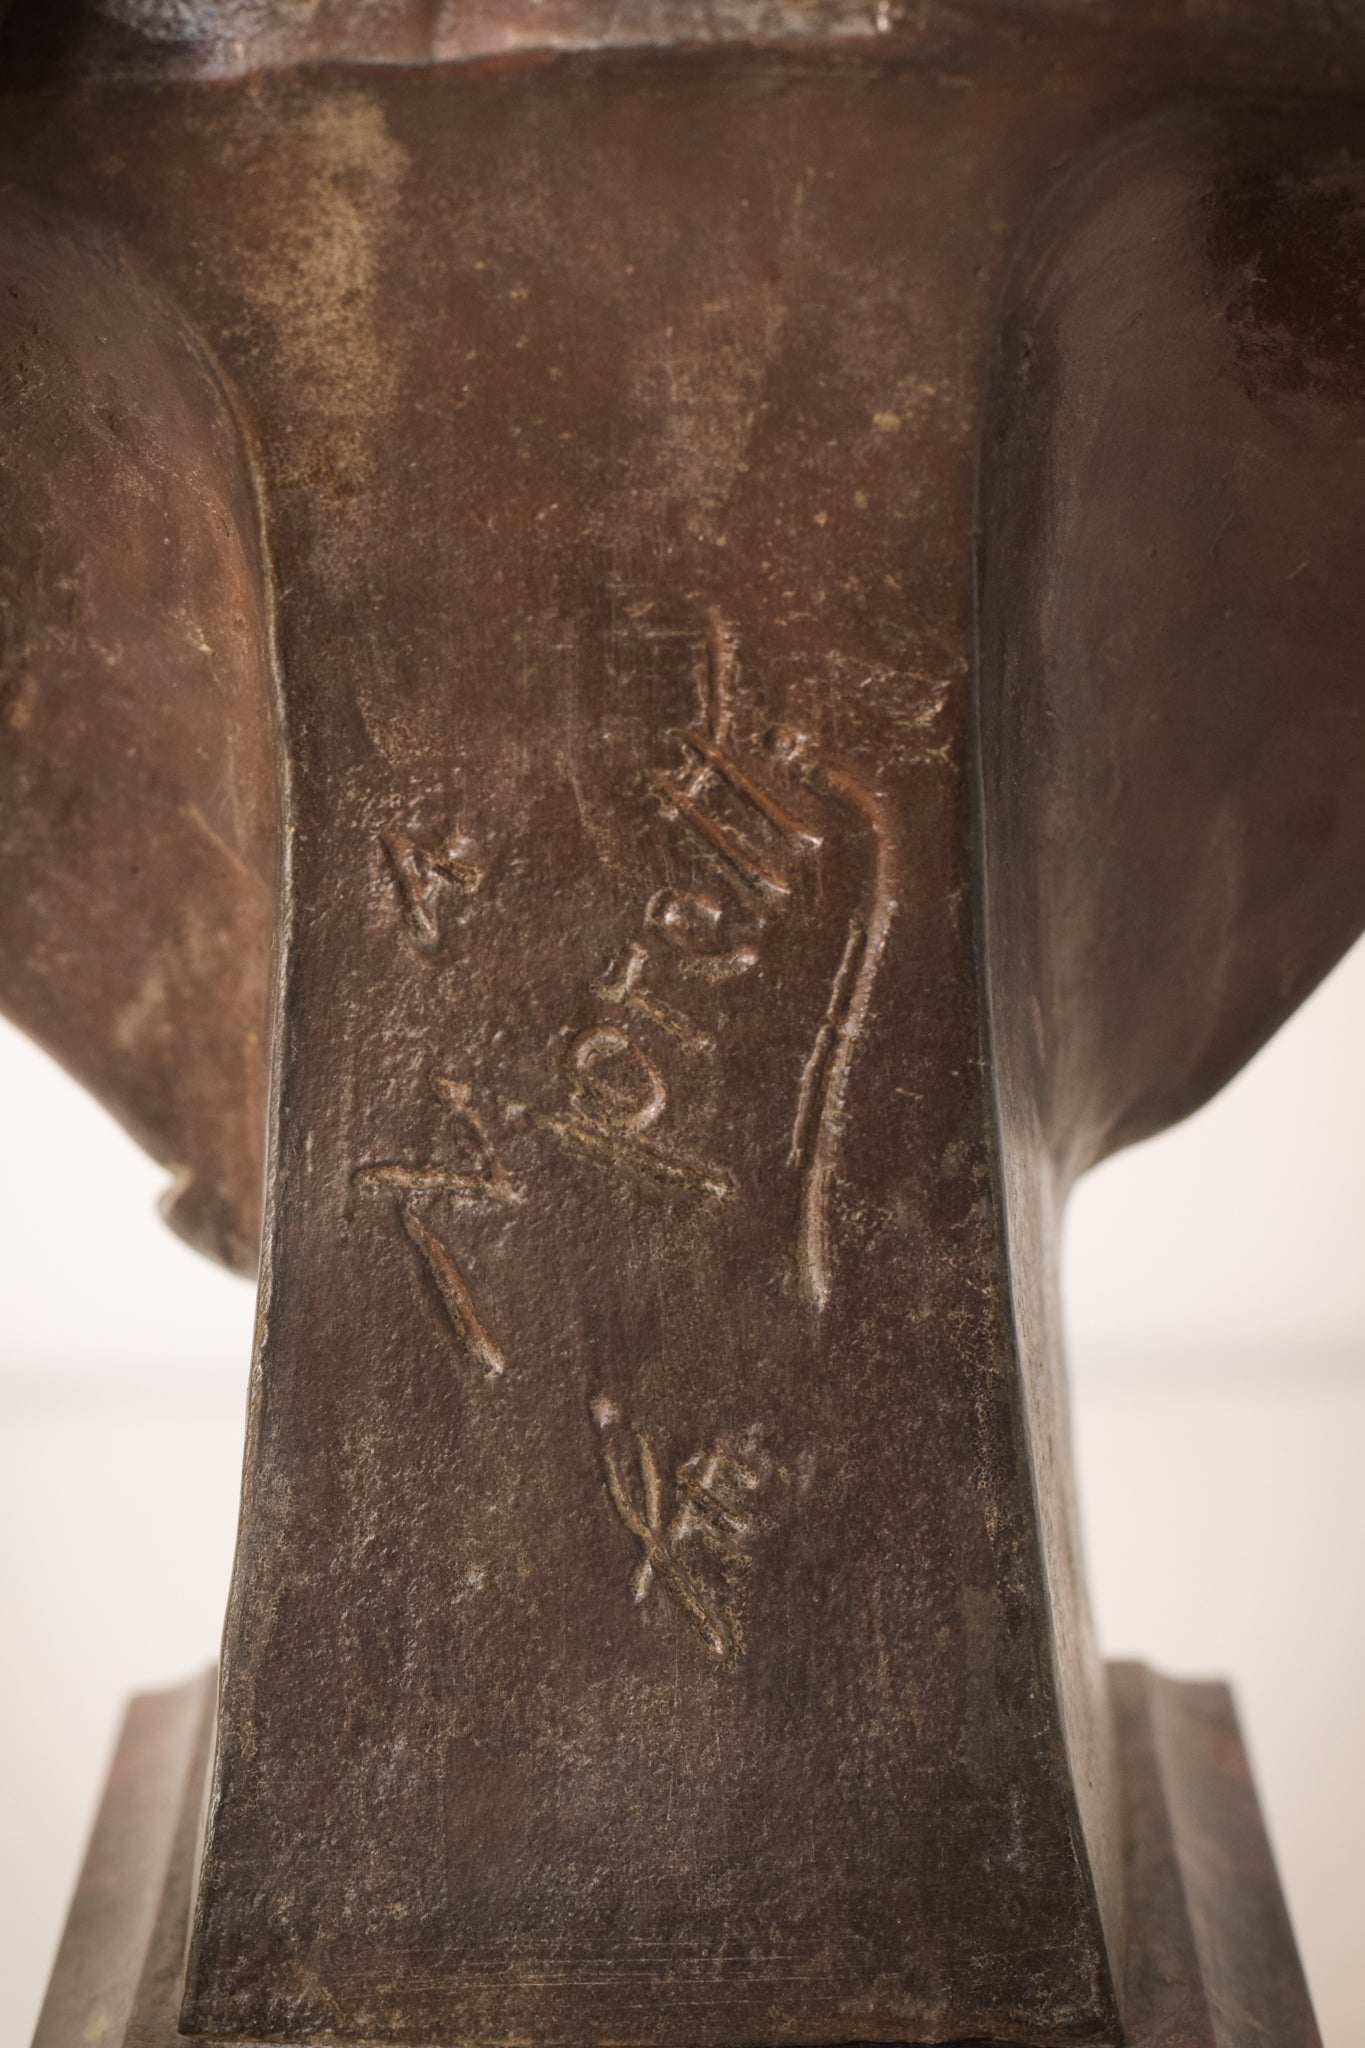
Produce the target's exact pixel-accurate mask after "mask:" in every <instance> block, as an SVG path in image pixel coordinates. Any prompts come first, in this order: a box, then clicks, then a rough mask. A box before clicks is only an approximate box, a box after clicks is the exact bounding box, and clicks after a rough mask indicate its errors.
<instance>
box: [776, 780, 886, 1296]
mask: <svg viewBox="0 0 1365 2048" xmlns="http://www.w3.org/2000/svg"><path fill="white" fill-rule="evenodd" d="M813 772H814V773H815V774H816V776H817V777H818V778H819V779H820V780H821V781H823V782H824V783H825V785H826V786H827V787H828V789H829V790H830V792H831V794H832V795H834V796H836V797H837V798H838V799H839V800H840V802H842V803H844V804H847V805H848V806H849V807H850V808H851V809H852V810H854V811H856V812H857V813H858V815H859V816H860V817H861V818H862V820H863V822H864V823H865V824H866V825H867V826H868V828H869V829H870V831H871V835H872V841H873V846H874V849H875V851H874V857H873V874H872V887H871V891H870V898H869V901H868V904H867V906H866V908H865V909H864V910H861V911H858V912H856V913H855V914H854V916H853V917H852V918H851V919H850V921H849V928H848V937H847V939H846V941H845V943H844V951H843V957H842V958H841V960H840V962H839V966H838V970H837V972H836V974H835V976H834V981H833V983H832V985H831V988H830V996H829V1003H828V1005H827V1007H826V1010H825V1015H824V1018H823V1020H822V1022H821V1025H820V1028H819V1030H818V1032H817V1033H816V1035H815V1042H814V1044H813V1045H812V1047H811V1050H810V1054H809V1056H808V1058H807V1060H806V1065H805V1070H804V1072H803V1073H802V1076H801V1092H800V1096H799V1098H798V1101H797V1108H796V1121H795V1123H794V1125H793V1127H792V1135H791V1147H790V1150H789V1152H788V1155H787V1159H788V1164H789V1165H791V1166H793V1167H796V1168H797V1169H798V1170H799V1172H800V1174H801V1199H800V1215H799V1220H798V1224H797V1259H796V1265H797V1278H798V1284H799V1286H800V1290H801V1293H802V1294H803V1295H804V1296H805V1297H806V1299H807V1300H809V1301H813V1302H814V1303H815V1305H816V1307H817V1308H824V1307H825V1305H826V1303H827V1302H828V1300H829V1294H830V1245H829V1205H830V1190H831V1184H832V1182H833V1179H834V1173H835V1168H836V1166H837V1163H838V1157H839V1142H840V1139H841V1137H842V1135H843V1130H844V1121H845V1102H846V1098H847V1094H848V1078H849V1073H850V1071H851V1069H852V1065H853V1055H854V1053H855V1052H856V1050H857V1046H858V1040H859V1038H860V1037H861V1035H862V1032H863V1029H864V1027H865V1025H866V1023H867V1017H868V1011H869V1008H870V1006H871V1002H872V988H873V984H874V982H875V981H876V978H877V969H878V968H879V966H880V965H881V959H882V955H883V953H884V952H885V951H886V941H887V935H888V933H889V931H890V928H891V920H892V918H893V917H894V916H895V914H896V910H897V907H898V905H897V895H896V891H897V886H898V881H899V865H900V846H899V841H898V836H897V831H896V824H895V819H894V816H893V814H892V812H891V810H890V808H889V806H888V805H887V804H886V803H885V802H884V800H883V799H882V797H881V796H879V795H878V793H877V792H876V791H875V790H871V789H869V788H868V787H867V786H866V784H864V783H862V782H860V781H859V780H858V779H857V777H856V776H854V775H851V774H850V773H849V772H848V770H847V769H845V768H841V767H839V766H837V765H836V764H834V763H832V762H828V761H825V762H816V763H814V764H813Z"/></svg>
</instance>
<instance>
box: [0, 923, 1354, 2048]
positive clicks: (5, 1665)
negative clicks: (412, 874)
mask: <svg viewBox="0 0 1365 2048" xmlns="http://www.w3.org/2000/svg"><path fill="white" fill-rule="evenodd" d="M1363 1037H1365V951H1359V952H1357V953H1356V954H1355V955H1353V956H1352V957H1351V958H1350V959H1349V960H1348V961H1347V962H1346V963H1345V964H1344V965H1343V966H1342V967H1341V968H1340V969H1338V971H1337V973H1336V974H1335V975H1334V976H1333V977H1332V978H1331V980H1330V981H1329V982H1328V983H1327V984H1326V985H1325V987H1324V988H1323V990H1322V991H1320V992H1319V994H1318V995H1317V996H1316V997H1315V998H1314V1000H1313V1001H1312V1002H1311V1003H1310V1004H1309V1005H1308V1006H1307V1007H1306V1008H1305V1009H1304V1010H1303V1011H1301V1012H1300V1014H1299V1016H1298V1017H1297V1018H1295V1020H1294V1021H1293V1023H1292V1024H1291V1025H1290V1027H1289V1028H1288V1029H1287V1030H1286V1031H1285V1032H1283V1033H1282V1034H1281V1035H1280V1037H1279V1038H1278V1039H1277V1040H1276V1041H1275V1042H1274V1044H1273V1045H1272V1046H1271V1047H1270V1048H1269V1049H1268V1050H1267V1051H1266V1052H1265V1053H1263V1054H1262V1055H1261V1057H1260V1058H1259V1059H1258V1060H1257V1061H1255V1062H1254V1063H1253V1065H1252V1066H1251V1067H1250V1068H1249V1069H1248V1070H1247V1071H1246V1073H1245V1074H1244V1075H1242V1076H1241V1077H1240V1078H1239V1079H1238V1081H1237V1082H1236V1083H1234V1085H1233V1087H1232V1088H1231V1089H1229V1090H1228V1091H1227V1092H1226V1093H1225V1094H1224V1095H1223V1096H1222V1097H1220V1098H1219V1100H1218V1101H1217V1102H1216V1103H1215V1104H1213V1105H1212V1106H1211V1107H1210V1108H1208V1109H1207V1110H1205V1111H1203V1112H1202V1113H1201V1114H1200V1115H1199V1116H1198V1117H1195V1118H1193V1119H1192V1120H1191V1121H1190V1122H1189V1123H1187V1124H1185V1125H1183V1126H1182V1127H1181V1128H1180V1129H1178V1130H1177V1131H1175V1132H1172V1133H1169V1134H1167V1135H1166V1136H1164V1137H1162V1138H1160V1139H1157V1140H1155V1141H1154V1142H1152V1143H1150V1144H1148V1145H1146V1146H1143V1147H1140V1148H1139V1149H1137V1150H1136V1151H1134V1152H1132V1153H1129V1154H1127V1155H1125V1156H1124V1157H1122V1158H1121V1159H1119V1160H1116V1161H1113V1162H1110V1163H1109V1164H1108V1165H1106V1166H1104V1167H1102V1168H1101V1169H1100V1170H1099V1171H1098V1172H1097V1173H1095V1174H1094V1175H1093V1176H1092V1177H1091V1178H1090V1180H1089V1181H1088V1182H1086V1183H1085V1184H1084V1185H1083V1187H1082V1188H1081V1190H1080V1192H1079V1193H1078V1195H1077V1197H1076V1198H1075V1200H1074V1202H1073V1205H1072V1211H1071V1214H1070V1217H1069V1220H1068V1227H1067V1246H1066V1268H1065V1282H1066V1300H1067V1312H1068V1327H1069V1341H1070V1349H1071V1357H1072V1364H1073V1390H1074V1409H1075V1427H1076V1438H1077V1451H1078V1457H1079V1465H1080V1476H1081V1489H1082V1498H1083V1506H1084V1513H1085V1523H1086V1537H1087V1545H1088V1551H1089V1561H1090V1576H1091V1584H1092V1590H1093V1592H1094V1596H1095V1604H1096V1608H1097V1612H1098V1618H1099V1624H1100V1631H1101V1636H1102V1640H1103V1642H1104V1646H1105V1649H1106V1651H1107V1652H1108V1653H1110V1654H1113V1655H1136V1656H1142V1657H1145V1658H1147V1659H1148V1660H1149V1661H1151V1662H1154V1663H1157V1664H1160V1665H1163V1666H1165V1667H1166V1668H1167V1669H1170V1670H1173V1671H1177V1672H1181V1673H1184V1674H1190V1675H1194V1674H1199V1675H1203V1674H1207V1673H1221V1674H1224V1675H1227V1676H1230V1677H1231V1678H1232V1679H1233V1681H1234V1683H1235V1686H1236V1689H1237V1693H1238V1698H1239V1702H1240V1704H1241V1708H1242V1712H1243V1719H1244V1722H1245V1724H1246V1727H1247V1729H1248V1732H1249V1736H1250V1741H1251V1747H1252V1752H1253V1761H1254V1763H1255V1765H1256V1767H1257V1772H1258V1777H1259V1781H1260V1785H1261V1791H1262V1797H1263V1801H1264V1804H1265V1806H1266V1808H1267V1811H1268V1813H1269V1817H1270V1822H1271V1829H1272V1834H1273V1836H1274V1838H1275V1842H1276V1847H1277V1850H1278V1852H1279V1855H1280V1860H1281V1864H1282V1868H1283V1871H1284V1875H1285V1879H1286V1887H1287V1891H1288V1894H1289V1900H1290V1905H1291V1909H1292V1911H1293V1913H1294V1917H1295V1921H1296V1924H1297V1927H1298V1932H1299V1937H1300V1941H1301V1944H1302V1948H1303V1952H1304V1957H1305V1961H1306V1964H1307V1967H1308V1972H1309V1977H1310V1981H1311V1983H1312V1986H1313V1990H1314V1994H1315V1996H1316V1998H1317V2001H1318V2006H1319V2013H1320V2017H1321V2020H1322V2024H1323V2032H1324V2035H1325V2038H1326V2041H1327V2044H1328V2048H1365V1995H1363V1994H1365V1982H1362V1978H1363V1977H1365V1972H1362V1970H1361V1966H1360V1949H1361V1945H1362V1933H1365V1879H1362V1877H1361V1875H1360V1867H1359V1844H1360V1842H1361V1841H1362V1840H1365V1762H1363V1761H1362V1748H1365V1743H1362V1737H1363V1736H1365V1626H1362V1613H1361V1587H1362V1585H1363V1584H1365V1488H1362V1484H1361V1477H1360V1473H1361V1463H1362V1455H1365V1261H1363V1260H1362V1256H1361V1234H1362V1229H1365V1079H1362V1072H1361V1059H1360V1048H1361V1045H1362V1038H1363ZM0 1105H2V1106H3V1114H4V1131H5V1160H4V1168H3V1171H2V1172H0V1432H2V1435H0V1542H2V1543H3V1559H4V1563H3V1573H2V1575H0V1815H3V1869H0V2048H11V2044H12V2048H25V2044H26V2043H27V2041H28V2039H29V2033H30V2030H31V2028H32V2024H33V2020H34V2018H35V2016H36V2012H37V2007H38V2003H39V2000H40V1998H41V1995H42V1988H43V1984H44V1982H45V1979H46V1974H47V1970H48V1966H49V1963H50V1960H51V1955H52V1950H53V1948H54V1945H55V1943H56V1940H57V1936H58V1934H59V1932H60V1927H61V1922H62V1919H63V1917H64V1914H65V1910H66V1904H67V1899H68V1895H69V1892H70V1888H71V1885H72V1883H73V1881H74V1878H75V1875H76V1871H77V1868H78V1866H79V1861H80V1857H81V1853H82V1849H83V1844H84V1837H85V1833H86V1830H87V1828H88V1826H89V1823H90V1819H91V1817H92V1814H93V1809H94V1803H95V1800H96V1797H97V1795H98V1791H99V1787H100V1782H101V1779H102V1775H103V1771H104V1767H105V1763H106V1760H107V1755H108V1750H109V1746H110V1744H111V1743H112V1740H113V1736H114V1732H115V1727H116V1723H117V1718H118V1713H119V1708H120V1703H121V1700H122V1699H123V1697H124V1696H125V1695H126V1694H128V1693H129V1692H131V1691H132V1690H134V1689H144V1690H145V1689H150V1688H153V1687H155V1686H158V1685H163V1684H168V1683H172V1682H174V1681H176V1680H178V1679H180V1678H182V1677H184V1676H185V1675H187V1674H188V1673H189V1672H191V1671H194V1670H196V1669H198V1668H200V1667H202V1666H203V1665H205V1664H207V1663H208V1662H209V1661H210V1660H211V1659H212V1658H213V1656H214V1654H215V1650H216V1641H217V1634H218V1628H219V1623H220V1618H221V1614H222V1610H223V1603H224V1598H225V1593H226V1586H227V1574H228V1567H229V1562H230V1557H231V1546H232V1539H233V1528H234V1519H235V1511H236V1491H237V1480H238V1469H239V1462H240V1454H241V1431H242V1415H243V1406H244V1400H245V1383H246V1369H247V1361H248V1355H249V1349H250V1338H251V1320H252V1294H251V1290H250V1289H249V1288H248V1287H247V1286H246V1285H244V1284H243V1283H242V1282H240V1281H237V1280H233V1279H231V1278H230V1277H228V1276H227V1275H225V1274H223V1273H220V1272H219V1271H217V1270H216V1269H215V1268H213V1267H212V1266H210V1265H208V1264H207V1263H206V1262H205V1261H203V1260H201V1259H199V1258H197V1257H196V1256H195V1255H194V1254H193V1253H191V1252H189V1251H187V1250H185V1249H184V1248H183V1247H182V1246H181V1245H180V1244H179V1243H178V1242H177V1241H176V1240H175V1239H174V1238H172V1237H171V1236H170V1234H169V1233H168V1232H167V1231H166V1230H165V1229H164V1228H163V1227H162V1226H161V1225H160V1224H159V1223H158V1222H157V1221H156V1219H155V1216H154V1214H153V1213H152V1212H153V1207H154V1203H155V1200H156V1197H157V1195H158V1194H159V1193H160V1191H161V1187H162V1185H163V1182H164V1176H163V1175H162V1174H161V1173H160V1172H159V1171H158V1169H157V1168H156V1167H154V1166H152V1165H151V1164H150V1162H148V1161H147V1160H146V1159H144V1158H143V1157H142V1155H141V1154H140V1153H139V1152H138V1151H137V1150H136V1149H135V1147H134V1146H133V1145H132V1144H131V1143H130V1141H129V1140H128V1139H127V1138H125V1137H124V1135H123V1134H122V1132H121V1131H119V1130H118V1128H117V1127H116V1126H115V1125H114V1124H113V1123H112V1122H111V1120H110V1119H109V1118H108V1117H106V1116H105V1115H104V1114H103V1113H102V1112H101V1111H100V1110H99V1109H97V1108H96V1106H95V1105H94V1104H93V1103H92V1102H91V1101H89V1099H88V1098H86V1097H85V1096H84V1095H83V1094H82V1093H81V1091H80V1090H79V1089H77V1088H76V1087H75V1086H74V1085H73V1084H72V1083H71V1082H70V1081H69V1080H67V1078H66V1077H65V1076H64V1075H63V1074H61V1073H60V1072H59V1071H58V1070H57V1068H56V1067H54V1066H53V1065H52V1063H51V1062H50V1061H48V1060H47V1059H46V1058H45V1057H44V1056H43V1055H42V1054H41V1053H39V1052H37V1051H36V1050H35V1049H34V1048H33V1047H32V1046H30V1045H29V1044H28V1043H27V1042H26V1041H24V1040H23V1039H22V1038H20V1037H19V1035H18V1034H17V1033H16V1032H14V1031H12V1030H10V1029H9V1028H8V1027H7V1026H3V1025H0Z"/></svg>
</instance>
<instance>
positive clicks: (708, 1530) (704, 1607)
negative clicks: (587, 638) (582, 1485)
mask: <svg viewBox="0 0 1365 2048" xmlns="http://www.w3.org/2000/svg"><path fill="white" fill-rule="evenodd" d="M592 1412H593V1420H594V1421H595V1423H596V1424H597V1427H598V1430H599V1432H600V1436H601V1452H602V1466H603V1470H604V1472H605V1474H606V1481H607V1491H608V1493H609V1494H610V1496H611V1501H612V1505H613V1507H614V1508H615V1509H616V1512H617V1515H618V1516H619V1517H620V1520H621V1523H622V1525H623V1527H624V1528H626V1529H628V1530H629V1532H630V1534H631V1535H632V1536H633V1537H634V1538H635V1540H636V1542H637V1543H638V1544H639V1546H640V1557H639V1560H638V1562H637V1563H636V1565H635V1567H634V1569H633V1570H632V1572H631V1575H630V1591H631V1598H632V1599H633V1600H634V1602H635V1604H636V1606H637V1607H641V1606H643V1605H644V1603H645V1601H646V1600H647V1599H648V1597H649V1593H650V1589H651V1587H652V1586H653V1585H654V1583H655V1581H656V1580H657V1581H658V1583H659V1585H660V1586H661V1588H662V1589H663V1591H664V1593H665V1595H666V1596H667V1598H668V1599H669V1600H670V1601H671V1602H672V1603H673V1605H674V1606H675V1607H676V1608H677V1610H678V1612H679V1614H681V1615H682V1616H683V1618H684V1620H685V1621H687V1622H688V1623H689V1624H690V1626H691V1627H692V1628H693V1629H695V1631H696V1633H697V1634H698V1635H699V1636H700V1637H701V1639H702V1641H703V1642H704V1643H705V1645H706V1647H707V1649H708V1650H709V1651H710V1652H711V1654H712V1656H713V1657H718V1658H727V1657H732V1656H734V1655H735V1653H736V1650H737V1647H738V1646H737V1643H736V1640H735V1633H734V1629H733V1627H732V1626H731V1624H730V1622H729V1621H728V1620H727V1618H726V1616H725V1614H724V1612H723V1610H722V1608H721V1606H720V1603H719V1602H718V1601H717V1600H716V1599H715V1597H714V1596H713V1595H712V1594H711V1593H710V1592H709V1591H708V1590H707V1589H706V1588H705V1587H704V1586H703V1585H702V1584H701V1583H700V1582H699V1580H698V1579H697V1578H696V1576H695V1575H694V1574H693V1573H692V1572H691V1571H689V1570H688V1568H687V1566H686V1565H684V1564H683V1563H682V1562H681V1561H680V1560H679V1557H678V1554H677V1553H678V1549H679V1546H680V1545H681V1544H683V1543H684V1542H686V1541H687V1539H688V1538H689V1537H691V1536H700V1537H702V1538H703V1539H704V1540H705V1541H706V1542H707V1543H708V1544H709V1545H710V1546H711V1547H712V1548H713V1549H714V1550H717V1551H719V1552H721V1553H722V1554H723V1555H725V1556H727V1557H731V1558H733V1557H735V1556H738V1555H740V1554H741V1553H742V1552H743V1550H744V1548H745V1545H746V1543H747V1541H748V1539H749V1537H750V1536H751V1535H752V1533H753V1531H754V1529H755V1527H756V1525H757V1518H756V1516H755V1513H754V1511H753V1507H752V1504H751V1500H750V1496H752V1495H753V1494H754V1493H755V1492H756V1491H757V1490H758V1487H759V1485H760V1483H761V1481H760V1478H759V1475H758V1474H757V1473H756V1472H754V1471H753V1470H752V1469H751V1468H750V1467H748V1466H747V1465H745V1464H744V1463H743V1462H742V1461H741V1460H740V1459H739V1458H738V1457H737V1456H736V1455H735V1453H734V1452H733V1451H732V1450H731V1449H730V1447H729V1446H728V1445H725V1444H717V1445H715V1446H714V1447H713V1448H711V1449H709V1450H706V1451H699V1452H697V1453H696V1455H695V1456H693V1457H691V1458H687V1459H685V1460H684V1461H683V1462H682V1463H681V1464H680V1465H679V1466H678V1468H677V1471H676V1473H675V1475H674V1481H673V1494H674V1508H673V1512H672V1513H671V1514H668V1513H667V1512H666V1510H665V1507H664V1486H663V1478H662V1475H661V1473H660V1470H659V1465H658V1460H657V1459H656V1457H655V1455H654V1450H653V1447H652V1445H651V1444H650V1441H649V1439H648V1437H647V1436H645V1434H644V1433H643V1431H641V1430H638V1429H633V1430H628V1429H626V1428H625V1426H624V1425H623V1423H622V1419H621V1414H620V1410H619V1409H618V1408H617V1407H616V1405H615V1403H614V1402H612V1401H609V1400H606V1399H603V1398H599V1399H598V1400H596V1401H594V1403H593V1410H592ZM627 1442H629V1445H630V1446H631V1448H632V1449H633V1453H634V1455H633V1458H632V1457H631V1455H630V1454H629V1452H628V1450H627V1447H626V1446H627ZM632 1465H633V1466H634V1470H633V1471H632V1470H631V1467H632Z"/></svg>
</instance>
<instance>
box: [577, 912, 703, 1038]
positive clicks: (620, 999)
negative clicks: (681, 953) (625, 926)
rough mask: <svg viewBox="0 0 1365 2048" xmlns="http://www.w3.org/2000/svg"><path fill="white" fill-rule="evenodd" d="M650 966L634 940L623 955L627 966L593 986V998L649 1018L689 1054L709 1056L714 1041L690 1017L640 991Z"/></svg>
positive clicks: (646, 950) (644, 951) (645, 949)
mask: <svg viewBox="0 0 1365 2048" xmlns="http://www.w3.org/2000/svg"><path fill="white" fill-rule="evenodd" d="M648 965H649V948H648V947H647V946H642V945H641V944H640V942H639V940H638V939H636V940H635V941H634V942H633V943H632V945H631V948H630V951H629V952H628V953H627V955H626V964H625V966H624V967H623V968H622V969H621V972H620V973H619V974H615V975H612V974H608V975H604V976H603V978H602V980H601V981H599V982H595V983H594V984H593V994H594V995H597V996H600V997H601V998H602V1001H603V1002H604V1003H620V1004H621V1005H622V1007H623V1008H625V1009H627V1010H635V1011H637V1012H638V1013H639V1015H640V1016H642V1017H648V1018H649V1019H650V1021H651V1022H652V1023H655V1024H657V1025H659V1027H660V1028H661V1030H664V1031H667V1032H669V1033H670V1034H671V1036H672V1037H674V1038H676V1039H677V1041H678V1043H679V1045H683V1046H686V1048H687V1050H688V1051H689V1052H710V1050H711V1049H712V1047H713V1046H714V1044H715V1040H714V1039H713V1038H712V1037H711V1035H710V1033H709V1032H706V1031H702V1030H700V1029H699V1028H698V1026H697V1025H695V1024H694V1023H693V1022H692V1020H691V1018H690V1017H684V1016H683V1014H682V1012H681V1011H680V1010H675V1009H674V1008H673V1007H672V1005H671V1004H669V1003H663V1002H660V1000H659V998H658V997H657V996H655V995H651V994H650V993H649V991H648V990H647V989H646V988H644V987H643V985H642V984H643V982H644V975H645V969H646V967H647V966H648Z"/></svg>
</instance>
